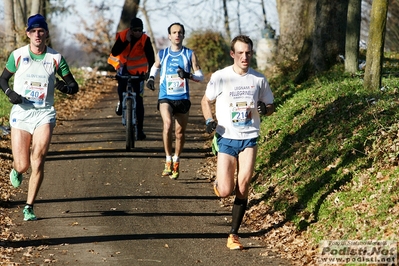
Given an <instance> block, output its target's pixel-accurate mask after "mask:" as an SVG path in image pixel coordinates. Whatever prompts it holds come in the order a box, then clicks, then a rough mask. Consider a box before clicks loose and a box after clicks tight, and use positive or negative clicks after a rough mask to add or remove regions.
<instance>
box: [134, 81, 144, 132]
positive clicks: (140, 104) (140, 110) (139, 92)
mask: <svg viewBox="0 0 399 266" xmlns="http://www.w3.org/2000/svg"><path fill="white" fill-rule="evenodd" d="M132 85H133V90H134V92H135V93H136V119H137V134H138V138H139V139H145V135H144V131H143V126H144V101H143V88H144V87H142V86H141V80H134V81H133V82H132Z"/></svg>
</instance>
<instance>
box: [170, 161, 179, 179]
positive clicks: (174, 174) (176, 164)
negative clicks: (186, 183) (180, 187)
mask: <svg viewBox="0 0 399 266" xmlns="http://www.w3.org/2000/svg"><path fill="white" fill-rule="evenodd" d="M177 178H179V162H174V163H173V170H172V175H171V176H170V179H177Z"/></svg>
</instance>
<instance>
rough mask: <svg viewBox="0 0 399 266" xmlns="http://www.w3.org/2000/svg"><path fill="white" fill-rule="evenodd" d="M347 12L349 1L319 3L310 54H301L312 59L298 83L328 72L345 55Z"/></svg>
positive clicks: (299, 76)
mask: <svg viewBox="0 0 399 266" xmlns="http://www.w3.org/2000/svg"><path fill="white" fill-rule="evenodd" d="M347 11H348V0H341V1H330V0H318V1H317V4H316V20H315V28H314V32H313V34H312V36H311V39H310V41H311V45H310V48H311V49H310V53H309V51H308V50H304V51H303V52H302V53H301V54H300V57H304V58H306V56H308V55H309V56H310V57H309V59H308V61H306V63H305V64H304V65H303V66H302V68H301V72H300V73H299V74H298V76H297V77H296V82H298V83H301V82H303V81H304V80H307V79H308V78H309V77H310V76H312V75H314V74H317V73H320V72H323V71H326V70H328V69H329V68H330V67H331V66H333V65H334V64H336V63H337V59H338V56H339V54H344V52H345V31H346V16H347Z"/></svg>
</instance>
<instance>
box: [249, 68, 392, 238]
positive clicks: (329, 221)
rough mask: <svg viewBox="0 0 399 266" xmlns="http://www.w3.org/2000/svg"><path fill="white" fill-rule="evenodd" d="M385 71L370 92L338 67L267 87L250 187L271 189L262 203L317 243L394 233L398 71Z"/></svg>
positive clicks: (357, 78) (273, 82)
mask: <svg viewBox="0 0 399 266" xmlns="http://www.w3.org/2000/svg"><path fill="white" fill-rule="evenodd" d="M385 65H388V66H389V72H390V74H389V76H387V75H384V78H383V87H382V88H381V89H376V90H375V91H365V90H364V89H363V80H362V73H361V72H359V73H357V74H356V75H349V74H345V73H344V72H343V68H342V66H337V67H335V68H334V69H332V70H331V71H329V72H328V73H324V74H322V75H319V76H317V77H314V78H312V79H310V80H309V81H307V82H305V83H303V84H301V85H294V84H293V83H292V82H291V81H289V79H287V77H284V79H285V80H282V79H279V80H278V79H275V80H271V81H270V83H271V87H272V88H273V91H274V95H275V98H276V105H277V111H276V113H275V114H273V115H272V116H271V117H267V118H265V119H264V120H263V122H262V125H261V137H260V139H259V152H258V157H257V164H256V171H257V173H258V174H259V176H261V178H259V177H258V178H257V179H256V181H255V182H256V183H254V184H253V185H254V188H255V190H256V191H257V192H258V193H267V191H269V189H270V188H271V187H272V188H273V191H274V193H272V195H271V196H270V195H269V196H268V197H264V198H265V201H266V202H267V204H268V205H269V206H272V208H273V210H274V211H276V212H280V213H283V214H284V216H285V217H286V219H287V220H288V221H292V222H294V223H295V224H296V225H297V228H298V229H299V230H308V231H309V232H310V235H312V236H313V237H314V239H315V241H316V242H317V241H318V240H321V239H323V238H324V239H325V238H326V237H327V235H330V236H331V235H332V236H334V237H335V238H337V239H340V238H341V239H392V238H393V237H394V236H395V234H396V235H397V234H398V226H397V225H398V224H397V222H396V219H395V218H394V217H395V215H398V213H399V208H398V207H396V209H395V206H397V203H398V201H399V200H398V197H395V196H393V195H394V193H396V195H397V194H399V193H398V192H399V191H398V190H399V189H398V185H397V182H396V183H395V180H396V176H397V174H398V170H397V165H398V162H399V141H398V140H397V139H398V138H399V137H398V136H399V129H398V128H399V126H398V122H397V121H398V115H399V105H398V100H397V96H398V88H397V84H398V82H399V78H398V77H397V75H394V74H392V73H399V66H397V64H396V63H392V62H389V61H388V62H386V64H385ZM384 73H385V72H384ZM384 136H386V137H384ZM395 136H396V137H395ZM397 142H398V144H396V143H397ZM395 204H396V205H395Z"/></svg>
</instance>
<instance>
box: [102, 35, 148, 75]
mask: <svg viewBox="0 0 399 266" xmlns="http://www.w3.org/2000/svg"><path fill="white" fill-rule="evenodd" d="M128 32H129V29H126V30H123V31H121V32H118V33H117V34H116V38H115V39H118V37H119V38H121V40H122V41H123V42H124V41H126V36H127V34H128ZM147 37H148V36H147V35H146V34H144V33H143V35H141V37H140V39H139V40H138V41H137V42H136V43H135V44H134V46H133V47H131V45H130V43H129V44H128V46H127V47H126V49H125V50H124V51H123V52H122V53H121V54H120V55H117V56H113V55H112V54H110V56H109V57H108V61H107V62H108V64H110V65H112V66H113V67H114V68H115V70H118V69H119V68H120V67H121V66H126V68H127V70H128V71H129V73H130V74H133V75H135V74H141V73H146V72H148V61H147V57H146V56H145V51H144V45H145V42H146V40H147Z"/></svg>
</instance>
